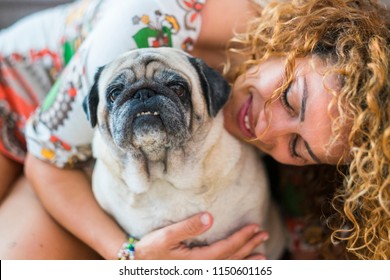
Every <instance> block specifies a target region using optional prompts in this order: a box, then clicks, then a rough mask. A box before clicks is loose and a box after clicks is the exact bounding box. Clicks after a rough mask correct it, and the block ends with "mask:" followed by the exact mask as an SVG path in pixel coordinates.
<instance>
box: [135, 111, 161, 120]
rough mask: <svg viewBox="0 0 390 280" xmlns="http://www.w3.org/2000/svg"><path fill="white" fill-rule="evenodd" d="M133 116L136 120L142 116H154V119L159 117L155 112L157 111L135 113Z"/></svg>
mask: <svg viewBox="0 0 390 280" xmlns="http://www.w3.org/2000/svg"><path fill="white" fill-rule="evenodd" d="M135 116H136V117H137V118H138V117H143V116H154V117H156V116H160V113H159V112H157V111H154V112H151V111H145V112H141V113H137V114H136V115H135Z"/></svg>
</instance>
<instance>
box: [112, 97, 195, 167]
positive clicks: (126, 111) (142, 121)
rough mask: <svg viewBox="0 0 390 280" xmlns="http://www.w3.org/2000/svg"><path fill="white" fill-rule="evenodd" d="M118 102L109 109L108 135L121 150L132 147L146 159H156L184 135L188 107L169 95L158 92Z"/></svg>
mask: <svg viewBox="0 0 390 280" xmlns="http://www.w3.org/2000/svg"><path fill="white" fill-rule="evenodd" d="M144 92H146V91H144ZM118 101H119V102H117V103H116V104H115V106H114V107H113V109H112V110H113V114H112V118H111V127H112V129H113V130H112V137H113V139H114V142H115V143H116V145H117V146H118V147H120V148H122V149H123V150H124V151H125V150H127V149H133V148H136V149H139V150H142V151H143V154H144V155H145V156H146V157H147V158H149V159H152V160H160V159H161V158H163V157H164V156H165V153H166V152H167V151H168V150H170V149H175V148H177V147H179V146H180V145H181V143H182V142H183V141H184V139H185V138H186V137H187V134H188V125H187V123H186V117H185V115H186V114H188V113H189V112H187V111H188V108H186V106H184V105H183V104H182V103H181V102H178V100H175V98H173V97H172V96H170V95H168V94H164V92H162V93H161V92H160V93H155V94H153V95H152V96H149V97H148V98H134V97H133V96H131V97H130V98H123V100H118Z"/></svg>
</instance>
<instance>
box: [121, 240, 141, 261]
mask: <svg viewBox="0 0 390 280" xmlns="http://www.w3.org/2000/svg"><path fill="white" fill-rule="evenodd" d="M138 241H139V240H138V239H136V238H134V237H132V236H129V238H128V240H127V241H126V242H125V243H123V245H122V247H121V248H120V249H119V252H118V260H134V259H135V244H136V243H137V242H138Z"/></svg>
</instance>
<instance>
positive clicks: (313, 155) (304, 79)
mask: <svg viewBox="0 0 390 280" xmlns="http://www.w3.org/2000/svg"><path fill="white" fill-rule="evenodd" d="M307 97H308V91H307V82H306V77H303V94H302V104H301V118H300V120H301V122H303V121H304V120H305V113H306V101H307ZM303 143H304V144H305V148H306V150H307V152H308V153H309V155H310V157H311V158H312V159H313V160H314V161H315V162H317V163H319V164H320V163H321V161H320V159H319V158H318V157H317V156H316V155H315V154H314V153H313V150H312V149H311V148H310V145H309V143H307V142H306V141H305V140H304V141H303Z"/></svg>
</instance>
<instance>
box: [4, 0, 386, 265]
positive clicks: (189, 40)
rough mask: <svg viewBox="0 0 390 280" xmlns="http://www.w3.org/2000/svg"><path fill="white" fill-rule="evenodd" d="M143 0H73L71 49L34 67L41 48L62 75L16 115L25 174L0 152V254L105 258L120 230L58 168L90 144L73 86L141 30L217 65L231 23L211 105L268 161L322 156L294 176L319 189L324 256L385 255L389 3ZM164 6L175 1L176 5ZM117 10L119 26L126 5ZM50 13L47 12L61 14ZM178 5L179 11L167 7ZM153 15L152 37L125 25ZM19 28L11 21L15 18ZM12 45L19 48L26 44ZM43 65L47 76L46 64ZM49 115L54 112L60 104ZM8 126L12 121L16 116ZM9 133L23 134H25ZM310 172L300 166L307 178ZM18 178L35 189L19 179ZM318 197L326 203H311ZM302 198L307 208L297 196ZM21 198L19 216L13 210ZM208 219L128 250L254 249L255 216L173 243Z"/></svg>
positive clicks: (81, 180) (82, 90) (138, 42)
mask: <svg viewBox="0 0 390 280" xmlns="http://www.w3.org/2000/svg"><path fill="white" fill-rule="evenodd" d="M155 2H156V3H157V2H161V3H160V4H161V5H157V4H156V12H155V14H154V16H155V18H153V17H151V16H147V13H148V12H150V6H148V7H142V5H141V4H140V3H139V1H138V2H137V5H136V6H134V3H136V2H132V1H108V0H106V1H104V0H103V1H93V0H90V1H86V0H84V1H80V2H79V4H80V3H83V4H85V5H86V7H88V4H90V5H92V11H90V12H88V8H85V7H83V9H84V13H85V14H86V15H88V16H87V17H86V18H87V19H90V20H88V21H89V22H88V24H85V25H80V26H79V25H77V24H76V25H77V26H76V27H81V28H73V29H71V30H70V29H67V30H70V31H72V32H68V34H66V35H67V36H65V39H66V40H65V41H66V42H67V43H69V42H73V43H75V44H71V45H72V46H74V50H75V54H74V55H73V56H65V55H64V56H63V59H62V60H61V58H60V59H59V60H58V59H57V60H55V59H52V60H53V61H52V63H49V64H50V65H51V67H47V64H48V60H47V59H46V60H45V61H44V62H45V63H46V64H44V65H46V68H50V69H52V70H53V69H54V70H55V71H58V73H62V74H61V76H60V79H57V82H56V84H55V85H54V86H53V88H52V90H51V91H50V93H49V98H48V99H47V100H49V101H45V103H43V105H42V106H41V108H40V109H39V110H38V111H37V112H38V113H34V114H33V115H32V117H31V121H30V123H29V125H28V126H27V128H26V133H27V142H28V147H29V155H28V156H27V158H26V162H25V167H26V175H27V178H28V181H27V180H26V179H23V176H22V175H21V174H20V173H19V172H20V165H18V164H15V163H14V161H13V162H12V160H11V159H13V160H15V159H16V160H18V157H17V156H18V155H22V156H21V157H20V158H19V162H23V160H24V157H23V153H18V154H17V153H14V154H13V153H12V150H6V149H5V148H4V147H5V146H4V145H3V146H2V151H3V154H5V155H7V157H5V156H3V155H2V156H1V157H0V159H1V160H0V168H1V170H8V171H7V173H3V172H2V174H7V175H8V176H7V178H6V179H7V180H4V181H3V182H4V184H2V185H1V186H0V191H1V190H4V189H6V190H7V191H8V193H7V194H5V195H3V201H2V204H1V208H0V223H1V224H2V226H1V227H0V235H1V236H2V240H1V244H0V258H2V259H4V258H94V257H99V255H100V256H102V257H104V258H107V259H110V258H116V253H117V251H118V248H120V245H121V244H122V243H123V241H124V240H125V236H126V233H124V232H123V230H122V229H120V228H119V227H118V226H117V225H116V223H115V222H114V221H113V220H112V219H111V218H110V217H108V216H107V215H106V214H105V213H104V212H103V211H102V210H101V209H100V208H99V207H98V205H97V204H96V201H94V199H93V195H92V192H91V189H90V182H89V180H88V178H87V177H86V175H85V174H84V173H83V172H82V171H80V170H78V169H76V168H73V169H63V168H62V167H64V166H65V167H72V166H73V167H74V166H76V165H80V164H81V163H83V162H87V161H88V160H89V159H90V157H91V154H90V149H89V145H88V144H89V141H90V137H91V133H90V131H89V130H88V129H87V128H88V127H89V126H88V123H87V121H86V120H85V119H83V118H82V117H81V115H80V116H79V115H78V114H82V110H79V109H72V108H80V107H77V102H76V101H77V100H80V99H81V98H77V95H79V96H81V97H82V96H85V94H86V92H87V89H88V85H89V84H91V82H92V81H91V80H92V78H93V72H94V71H95V69H96V67H97V66H99V65H101V64H105V63H106V62H108V61H109V60H111V59H112V58H113V57H115V56H116V55H118V54H120V53H121V52H123V51H125V50H127V49H129V48H135V47H142V46H144V45H145V44H149V43H150V42H152V43H153V44H157V45H161V44H169V45H170V46H172V47H178V48H184V49H186V50H187V51H189V52H190V53H192V54H193V55H195V56H199V57H201V58H203V59H204V60H205V61H206V62H208V63H209V64H210V65H211V66H213V67H216V68H218V69H220V65H221V63H222V62H224V61H226V48H227V46H228V42H229V41H230V39H231V38H232V37H233V30H235V31H237V32H241V33H238V35H236V36H235V37H234V38H233V40H231V41H230V47H229V52H228V60H227V61H228V63H227V64H226V67H225V74H226V77H227V78H228V79H230V81H231V82H232V84H233V92H232V97H231V99H230V100H229V102H228V104H227V106H226V107H225V110H224V112H225V120H226V122H225V125H226V128H227V129H228V130H229V131H230V132H231V133H232V134H233V135H235V136H236V137H237V138H239V139H242V140H243V141H248V142H249V143H252V144H253V145H255V146H256V147H257V148H258V149H259V150H261V151H262V152H264V153H266V154H268V155H270V156H272V157H273V158H274V159H275V160H277V161H278V162H280V163H284V164H288V165H296V166H302V165H305V166H309V165H310V166H311V165H313V168H316V166H320V167H322V166H328V165H329V166H330V165H333V166H335V167H336V169H337V171H338V172H337V174H331V175H333V177H331V179H327V180H321V182H318V181H315V180H314V181H311V182H310V185H306V186H308V188H310V189H313V190H320V189H321V190H322V189H325V191H324V192H323V193H321V195H318V196H316V197H315V198H314V199H313V197H311V198H312V199H313V201H314V200H315V201H316V202H317V201H318V205H319V207H320V208H319V209H320V211H319V212H320V213H326V216H324V217H320V216H319V215H314V216H312V219H313V220H314V223H318V224H320V226H321V227H323V228H328V229H329V235H324V236H322V238H321V240H320V244H322V246H323V247H324V249H330V252H331V253H332V255H330V256H329V257H330V258H335V257H336V253H339V251H337V250H338V249H339V248H341V250H340V251H341V254H342V256H341V257H342V258H348V257H349V258H361V259H388V258H390V240H389V239H390V238H389V231H390V193H389V192H390V190H389V187H390V186H389V182H390V181H389V180H390V179H389V176H388V174H389V165H390V151H389V149H390V147H389V146H390V141H389V137H390V126H389V121H390V120H389V114H390V98H389V95H388V94H387V93H388V92H389V85H390V84H389V83H390V77H389V67H390V66H389V58H390V49H389V43H390V12H389V10H387V9H385V8H384V6H383V3H382V4H378V3H377V2H375V1H370V0H354V1H349V0H325V1H324V0H320V1H319V0H294V1H291V2H280V3H277V2H272V3H269V4H268V5H264V2H267V1H252V2H261V4H262V5H261V6H262V7H264V9H261V8H260V6H259V5H253V3H250V1H244V2H243V1H241V0H235V1H229V4H228V5H227V4H226V2H225V1H222V0H208V1H206V2H205V3H204V4H203V3H199V2H196V1H172V2H175V5H174V6H172V5H169V4H167V2H168V1H164V2H163V1H157V0H156V1H155ZM184 2H185V3H184ZM91 3H92V4H91ZM132 3H133V4H132ZM243 3H244V4H243ZM76 5H77V3H76ZM132 5H133V6H132ZM89 7H90V6H89ZM135 7H136V8H137V9H135ZM157 7H158V8H157ZM173 7H176V8H177V9H176V10H175V13H174V12H173V11H172V10H173V9H174V8H173ZM103 8H104V9H103ZM143 8H145V9H143ZM170 9H171V10H170ZM157 10H158V12H157ZM126 11H127V12H126ZM129 11H131V18H132V21H131V22H132V25H131V24H130V21H129V20H128V15H126V13H128V12H129ZM57 12H58V15H57V16H56V17H57V18H60V15H62V14H63V13H62V12H61V11H57ZM144 13H145V14H144ZM69 14H72V15H73V14H74V13H69ZM76 15H77V13H76ZM94 15H96V16H94ZM173 15H176V17H175V16H173ZM199 15H201V16H202V17H201V19H202V22H201V23H202V24H200V22H199V20H200V17H199ZM179 18H180V19H181V18H183V21H179V20H175V19H179ZM252 18H253V19H254V20H253V21H251V22H249V19H252ZM161 19H164V20H161ZM38 21H39V20H38ZM154 21H156V22H155V24H153V22H154ZM81 22H83V21H82V20H81ZM178 22H180V24H175V23H178ZM76 23H77V22H76ZM64 24H65V23H64ZM129 24H130V25H129ZM26 25H28V24H26ZM65 25H66V24H65ZM65 25H64V26H65ZM133 25H134V26H138V27H137V28H136V30H134V29H132V28H131V27H129V28H123V26H133ZM92 26H93V28H92ZM164 26H165V27H166V28H168V29H169V30H168V31H169V32H167V33H166V34H165V33H161V32H160V33H159V32H157V33H156V38H154V37H153V38H151V40H152V41H150V40H146V41H145V40H144V39H145V38H143V37H142V36H141V35H140V33H138V31H139V32H141V31H142V30H145V29H144V28H146V29H147V28H149V29H148V32H149V33H148V34H151V33H150V32H151V30H152V31H153V30H156V29H159V28H160V29H161V30H160V31H163V30H167V29H166V28H165V29H164V28H163V27H164ZM19 27H20V28H19V30H18V32H21V31H22V29H23V28H21V26H19ZM84 27H85V28H84ZM141 27H142V28H141ZM181 27H182V29H181ZM247 27H248V29H246V28H247ZM24 28H26V26H24ZM52 29H53V30H52V31H53V32H54V31H55V30H57V31H59V30H61V29H60V28H58V29H54V28H52ZM77 30H78V31H79V33H77ZM73 31H75V32H76V33H75V32H73ZM244 31H245V32H244ZM16 33H17V32H16V31H15V30H8V31H7V34H5V33H3V34H1V33H0V42H1V44H0V58H2V59H3V58H4V57H7V59H13V60H11V61H12V63H14V64H10V63H8V64H5V63H3V67H4V65H7V66H8V65H17V66H19V68H16V67H15V69H21V68H23V67H22V66H23V65H22V64H18V62H20V61H24V62H26V61H27V62H29V63H31V64H32V65H35V64H34V62H35V60H33V59H30V60H21V59H20V56H15V55H14V56H12V53H13V51H14V50H15V48H16V47H15V46H12V44H10V42H11V41H12V42H16V41H17V40H16V38H18V36H16V35H15V36H14V34H16ZM59 33H61V32H59ZM4 34H5V35H4ZM12 34H13V35H12ZM1 35H3V36H4V37H1ZM19 35H20V34H19ZM162 35H164V36H162ZM159 36H160V37H159ZM161 36H162V37H161ZM19 37H20V36H19ZM57 37H58V38H57V39H58V42H60V41H61V42H62V43H61V45H62V46H64V48H63V54H69V50H70V49H69V44H64V43H63V42H64V38H63V37H61V36H57ZM129 38H132V39H129ZM7 39H8V40H7ZM11 39H12V40H11ZM60 39H61V40H60ZM68 39H72V40H68ZM73 39H74V40H73ZM15 40H16V41H15ZM3 42H5V43H4V46H8V49H7V48H6V47H3V46H2V44H3ZM76 43H77V44H76ZM76 46H77V47H76ZM65 47H66V48H65ZM35 48H36V46H35ZM53 48H55V47H53ZM16 49H17V51H18V52H19V53H20V52H22V53H23V51H25V50H24V49H23V48H22V49H21V48H16ZM10 50H11V51H10ZM25 53H26V54H27V53H28V54H30V55H31V52H29V51H25ZM48 53H49V54H52V52H45V54H48ZM52 57H53V56H52ZM15 58H17V59H15ZM7 61H10V60H7ZM58 61H60V62H61V63H62V65H63V66H65V65H66V67H65V69H61V67H56V66H58ZM56 62H57V64H56ZM61 63H59V64H60V65H61ZM20 67H21V68H20ZM3 73H5V72H3ZM7 73H9V72H7ZM23 73H24V72H23ZM50 73H51V74H52V75H53V77H57V74H56V73H57V72H55V73H54V74H53V71H51V72H50ZM3 78H5V77H3ZM30 78H31V77H30ZM31 79H32V78H31ZM29 81H30V80H26V79H25V80H24V82H29ZM35 89H36V88H35ZM33 91H34V90H33ZM36 91H38V90H36ZM4 92H5V93H7V92H6V91H4ZM45 94H46V92H44V94H43V95H45ZM68 96H70V97H69V98H70V99H69V98H68ZM74 96H76V98H73V97H74ZM67 98H68V99H67ZM72 98H73V99H72ZM38 99H39V98H38ZM56 101H61V102H63V103H64V102H65V103H66V104H68V103H72V102H73V103H72V104H71V105H72V106H68V107H67V108H68V109H67V110H65V109H66V108H65V109H64V110H65V111H66V112H65V113H66V114H67V116H68V118H67V121H66V122H61V124H62V125H61V126H56V125H53V126H52V127H53V129H52V130H50V129H49V130H47V128H48V127H47V125H42V123H44V120H42V119H41V118H43V117H44V116H45V114H41V113H39V112H48V111H50V105H52V104H55V103H56ZM37 103H39V102H37ZM74 105H76V106H74ZM60 108H63V107H60ZM16 115H17V114H16ZM55 117H56V120H57V119H58V120H60V119H61V118H63V117H64V116H63V115H61V116H55ZM60 121H61V120H60ZM46 123H47V119H46ZM17 124H18V125H20V124H21V123H20V122H17ZM76 127H77V128H78V130H75V129H74V128H76ZM19 132H24V126H23V125H22V128H21V129H20V130H19ZM16 136H17V137H18V138H19V139H23V137H24V136H25V135H23V133H18V135H16ZM54 136H55V137H54ZM2 137H4V136H2ZM2 141H3V144H4V143H5V142H4V139H3V140H2ZM7 143H8V142H7ZM16 151H21V149H16ZM42 160H44V161H46V162H44V161H42ZM11 162H12V163H11ZM314 175H315V176H313V173H312V174H311V178H314V179H318V178H319V177H318V176H317V175H316V174H314ZM320 175H324V174H320ZM8 177H9V178H8ZM18 177H19V179H18V180H17V181H16V183H12V182H15V178H18ZM322 177H323V176H321V178H322ZM340 177H341V179H342V180H340V181H339V178H340ZM20 178H21V179H20ZM338 182H342V184H340V185H337V183H338ZM30 184H31V185H32V187H33V189H34V190H35V194H36V195H37V197H38V198H39V199H37V197H36V196H35V194H34V193H32V192H31V186H30ZM3 185H4V186H3ZM11 185H15V186H11ZM329 195H331V196H329ZM329 197H331V198H332V208H329V207H328V208H326V211H324V208H325V207H327V206H328V205H329V204H328V201H327V199H329ZM323 198H324V199H323ZM318 205H317V204H316V205H315V206H318ZM21 207H23V209H25V211H24V212H23V213H21V212H20V208H21ZM43 209H45V210H43ZM65 209H66V211H65ZM314 210H316V211H317V210H318V208H316V209H314V208H310V209H309V211H314ZM26 211H27V212H28V215H29V218H28V219H21V218H20V217H21V216H24V215H25V214H26ZM46 211H47V212H46ZM48 213H49V214H50V216H49V215H48ZM52 217H53V218H54V219H53V218H52ZM321 218H325V219H321ZM313 220H312V221H313ZM312 221H311V222H312ZM212 222H213V220H212V217H211V216H210V214H208V213H200V214H198V215H195V216H193V217H190V218H189V219H188V220H185V221H183V222H180V223H177V224H173V225H171V226H168V227H166V228H163V229H160V230H157V231H155V232H153V233H151V234H149V235H147V236H145V237H144V238H142V239H141V240H140V241H139V242H138V243H137V245H136V250H135V257H136V259H243V258H246V259H263V258H264V256H261V255H252V254H251V252H252V250H253V248H254V247H256V246H257V245H258V244H260V243H262V242H264V241H265V240H266V239H267V233H265V232H263V231H261V230H260V229H259V228H258V227H257V226H256V225H248V226H246V227H244V228H243V229H241V230H240V231H238V232H236V233H234V234H232V235H231V236H230V237H229V238H227V239H226V240H221V241H219V242H216V243H215V244H212V245H210V246H207V247H201V248H187V247H185V246H184V245H183V244H182V243H181V242H182V241H183V240H185V239H187V238H189V237H191V236H195V235H198V234H201V233H202V232H204V231H206V230H207V229H209V228H210V227H211V226H212ZM3 225H6V226H3ZM69 232H70V233H71V234H69ZM58 244H65V246H58ZM325 247H326V248H325ZM22 248H23V249H22ZM96 252H97V253H98V254H96ZM337 257H338V256H337Z"/></svg>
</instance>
